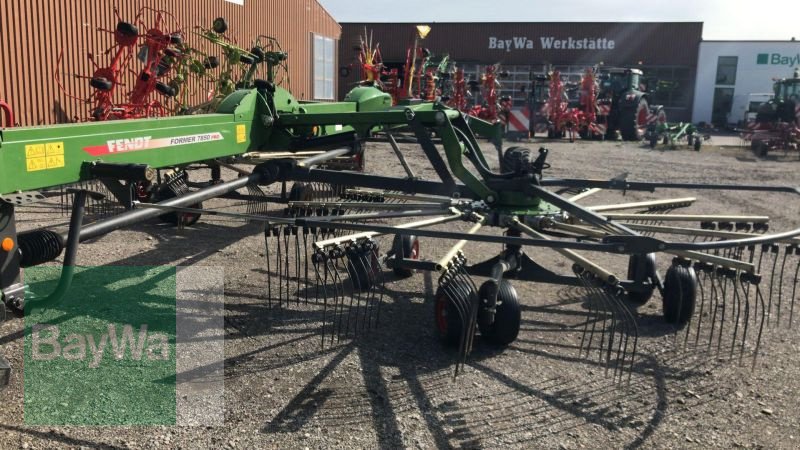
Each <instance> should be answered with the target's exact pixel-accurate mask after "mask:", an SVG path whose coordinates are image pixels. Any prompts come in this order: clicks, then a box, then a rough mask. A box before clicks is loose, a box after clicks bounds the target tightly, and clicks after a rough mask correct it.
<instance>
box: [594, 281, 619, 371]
mask: <svg viewBox="0 0 800 450" xmlns="http://www.w3.org/2000/svg"><path fill="white" fill-rule="evenodd" d="M595 291H596V292H597V296H598V297H599V298H601V299H602V300H603V304H604V305H606V308H607V309H608V310H609V313H610V315H611V329H610V330H609V332H608V348H607V349H606V372H605V373H606V376H608V370H609V368H610V367H611V353H612V352H613V350H614V335H615V334H616V332H617V312H616V307H615V305H614V304H613V302H612V301H611V299H610V298H608V296H606V293H605V291H604V290H603V288H602V287H599V286H595ZM615 373H616V372H615Z"/></svg>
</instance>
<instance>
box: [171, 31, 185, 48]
mask: <svg viewBox="0 0 800 450" xmlns="http://www.w3.org/2000/svg"><path fill="white" fill-rule="evenodd" d="M169 43H170V44H172V45H181V44H183V36H182V35H181V34H180V33H175V34H171V35H170V36H169Z"/></svg>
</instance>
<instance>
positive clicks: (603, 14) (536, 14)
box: [318, 0, 800, 40]
mask: <svg viewBox="0 0 800 450" xmlns="http://www.w3.org/2000/svg"><path fill="white" fill-rule="evenodd" d="M318 1H319V2H320V3H321V4H322V5H323V6H324V7H325V8H326V9H327V10H328V11H329V12H330V13H331V14H332V15H333V17H334V18H335V19H336V20H337V21H338V22H636V21H643V22H673V21H674V22H704V26H703V39H705V40H789V39H791V38H792V37H797V38H798V39H800V23H798V16H800V4H798V3H797V2H796V0H792V1H788V0H772V1H765V0H760V1H753V0H705V1H704V0H694V1H692V0H669V1H664V0H645V1H642V0H639V1H636V0H595V1H586V0H584V1H574V0H560V1H559V0H549V1H541V0H457V1H447V2H445V1H441V0H440V1H436V0H392V1H389V0H318ZM631 5H636V7H635V8H632V7H631Z"/></svg>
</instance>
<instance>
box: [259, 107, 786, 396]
mask: <svg viewBox="0 0 800 450" xmlns="http://www.w3.org/2000/svg"><path fill="white" fill-rule="evenodd" d="M453 122H454V123H453V128H452V130H453V132H454V135H456V136H458V137H459V138H458V141H459V143H460V145H461V148H463V154H464V156H465V157H466V159H468V160H470V161H471V162H472V163H473V164H474V165H475V167H476V168H477V170H478V172H480V173H481V175H482V176H483V178H482V182H480V183H475V182H474V181H473V180H472V179H470V178H469V177H468V176H465V175H461V176H462V177H463V179H465V180H467V183H465V184H466V186H465V185H460V184H454V183H453V182H452V181H453V180H452V178H449V177H448V175H449V172H447V171H446V170H443V171H442V172H441V173H440V175H444V176H443V177H442V180H441V181H439V182H433V181H420V180H410V179H405V180H403V179H399V178H389V177H377V176H373V175H367V174H342V173H339V174H336V173H333V172H330V171H325V170H316V169H314V168H313V167H311V168H309V167H299V166H292V165H285V166H283V167H278V165H273V166H272V167H271V173H273V174H276V176H277V178H278V179H281V180H283V181H284V182H288V181H296V182H297V183H298V184H297V186H303V188H302V189H303V195H302V198H307V199H312V198H313V199H317V198H318V196H316V195H315V194H314V193H313V191H314V189H322V190H324V191H325V192H326V193H327V194H328V195H327V200H325V201H310V200H303V199H301V198H299V197H297V196H295V198H294V199H293V200H290V201H288V203H287V205H286V208H285V210H283V212H282V215H281V216H280V217H278V216H271V217H268V218H265V219H263V220H265V221H266V227H265V234H264V236H265V250H266V252H265V253H266V260H267V273H268V276H267V278H268V280H267V284H268V288H267V292H266V295H267V298H268V301H269V302H270V304H271V305H273V306H279V307H287V306H289V305H292V304H303V305H308V304H311V305H314V306H316V307H319V308H321V314H320V316H319V320H320V322H321V335H322V338H321V342H322V344H323V345H333V344H335V343H338V342H341V341H343V340H348V339H352V338H357V337H358V336H359V335H360V334H366V333H368V332H370V330H374V329H375V328H378V327H379V325H380V323H381V322H382V321H385V320H391V319H387V318H386V317H382V316H381V307H382V305H385V303H387V302H388V301H390V300H389V298H390V297H391V296H390V295H388V294H390V290H389V288H387V286H386V284H387V281H391V280H396V279H398V278H405V277H410V276H413V275H414V274H415V273H416V272H419V271H430V272H433V273H434V274H436V275H437V276H438V282H437V288H436V289H435V294H434V296H433V297H434V298H433V299H434V318H433V319H434V320H433V322H434V324H435V327H436V331H437V333H438V335H439V336H440V337H441V338H442V340H443V341H444V342H445V343H446V344H449V345H452V346H454V347H456V348H457V349H458V358H457V363H456V374H457V373H458V371H459V369H460V366H461V365H462V364H464V363H465V361H466V359H467V356H468V355H469V353H470V351H471V350H472V347H473V344H474V342H475V338H476V335H478V334H479V335H480V336H481V340H482V341H484V342H488V343H489V344H491V345H496V346H506V345H508V344H511V343H512V342H513V341H514V340H515V339H516V338H517V335H518V333H519V329H520V321H521V309H520V299H519V297H518V294H517V291H516V290H515V288H514V286H513V284H517V283H525V282H535V283H550V284H557V285H565V286H574V287H578V288H580V289H583V291H584V293H585V295H586V298H587V299H588V303H587V311H586V320H585V322H584V324H583V327H582V331H581V342H580V348H581V351H580V353H581V356H583V357H586V358H590V357H592V358H593V356H592V355H596V357H597V358H598V359H599V360H600V361H601V362H602V363H603V364H604V365H605V367H606V371H607V373H612V374H613V376H614V377H619V379H620V380H622V379H623V378H624V374H626V373H627V376H628V377H630V374H631V370H630V369H632V368H633V367H634V364H635V355H636V352H637V348H638V347H639V344H638V337H639V334H640V327H641V326H642V324H641V322H642V321H641V317H640V313H639V312H637V308H638V307H640V306H642V305H644V304H645V303H646V302H648V301H649V300H650V299H651V298H652V297H653V296H654V295H655V293H656V292H658V293H659V295H660V297H661V299H662V300H661V301H662V304H663V321H664V322H665V323H666V324H667V326H668V328H670V329H671V330H672V332H673V333H674V334H675V343H676V348H678V349H686V350H689V349H693V350H697V351H707V352H711V353H713V354H714V355H715V357H716V358H722V357H723V356H724V357H725V359H730V360H733V361H736V362H738V363H743V362H744V361H745V357H748V358H752V364H753V366H754V367H755V363H756V361H757V358H758V355H759V352H760V350H761V348H762V342H763V335H764V331H765V330H767V329H768V328H770V327H772V326H777V325H779V324H786V325H791V324H792V323H793V322H794V321H795V320H797V319H796V318H795V302H796V299H797V284H798V274H800V245H799V244H800V240H798V239H797V237H796V236H797V235H798V234H800V230H795V231H793V232H788V233H782V234H777V235H776V234H768V230H769V217H766V216H757V215H741V214H714V215H712V214H698V213H695V212H694V208H695V205H696V203H697V199H696V198H695V197H677V198H662V199H655V200H643V201H633V202H630V201H623V202H619V201H618V202H612V203H607V204H593V205H592V204H590V203H591V201H592V200H593V199H594V198H596V197H597V196H599V195H601V194H603V195H605V194H607V192H609V191H617V190H623V191H644V192H653V191H654V190H655V189H661V188H663V189H672V188H678V189H696V190H698V191H703V190H709V189H711V190H753V191H763V190H766V191H774V192H785V193H792V194H797V190H796V189H794V188H782V187H763V186H731V185H716V186H710V185H699V184H698V185H693V184H681V183H635V182H629V181H627V180H626V179H624V177H623V178H617V179H613V180H609V181H600V180H580V179H554V178H547V177H545V176H544V172H545V171H546V169H547V168H549V165H548V163H547V162H546V159H547V156H548V151H547V150H546V149H540V151H539V153H538V154H535V153H534V152H532V151H530V150H528V149H524V148H519V147H512V148H509V149H507V150H506V152H505V154H504V156H503V159H502V160H501V168H500V171H499V172H492V171H490V170H489V169H488V167H487V166H486V162H485V160H484V159H483V156H482V154H481V152H480V149H479V148H478V147H477V145H475V144H474V142H473V139H472V138H471V136H470V135H469V133H468V128H467V127H466V126H464V125H462V124H460V123H459V121H458V120H454V121H453ZM417 131H418V133H417V135H418V136H419V137H420V143H421V144H422V146H423V148H426V147H428V145H426V140H425V139H426V136H427V137H428V138H429V135H427V134H426V132H422V131H420V130H417ZM437 131H438V130H437ZM442 135H446V133H442ZM442 140H443V141H446V140H447V138H446V137H444V136H443V137H442ZM427 144H429V145H432V141H431V142H428V143H427ZM426 154H427V155H428V156H429V158H430V159H431V162H432V163H433V166H434V167H441V166H439V162H440V161H441V160H437V154H435V153H432V152H426ZM451 156H454V155H450V154H448V161H449V163H450V164H451V166H450V167H454V166H455V167H458V165H459V164H458V163H457V162H456V159H457V158H451ZM441 162H443V161H441ZM454 172H456V173H461V172H459V171H458V170H456V171H454ZM312 180H313V181H314V182H315V185H314V186H316V187H312V185H310V184H306V183H308V182H309V181H312ZM326 182H328V183H333V184H335V185H336V186H338V187H339V198H338V199H337V198H334V196H331V195H330V193H332V192H333V190H331V189H326V188H324V187H323V186H325V183H326ZM483 183H485V184H483ZM381 185H383V186H384V187H386V188H387V189H379V186H381ZM342 186H346V187H345V188H342ZM481 187H489V190H490V192H489V193H486V194H485V195H481V194H480V193H479V192H480V189H481ZM495 189H497V190H495ZM447 193H449V195H448V194H447ZM445 242H446V243H447V244H445ZM452 242H455V243H454V244H452ZM422 243H424V244H422ZM479 243H494V244H499V246H500V251H499V252H498V254H497V255H496V256H494V257H492V258H488V259H486V256H485V254H482V251H481V250H478V251H477V252H475V253H473V252H472V251H471V249H472V248H473V247H475V246H476V245H477V244H479ZM421 249H422V250H423V251H421ZM544 251H551V252H554V253H555V254H556V255H557V256H558V257H559V258H560V259H561V260H562V261H564V262H565V263H567V264H557V266H561V267H569V268H571V270H568V271H564V270H561V271H559V270H554V269H551V268H545V267H544V266H543V265H541V264H540V263H538V262H536V261H535V260H534V257H536V259H538V256H539V255H540V254H541V253H542V252H544ZM423 253H429V254H430V255H429V259H423V258H422V255H423ZM530 255H534V257H532V256H530ZM426 256H428V255H426ZM657 259H658V260H660V261H661V262H662V265H663V263H666V265H667V267H666V269H660V267H659V265H658V264H657ZM614 264H616V265H614ZM479 279H482V280H485V281H483V282H481V281H479ZM798 314H800V311H798Z"/></svg>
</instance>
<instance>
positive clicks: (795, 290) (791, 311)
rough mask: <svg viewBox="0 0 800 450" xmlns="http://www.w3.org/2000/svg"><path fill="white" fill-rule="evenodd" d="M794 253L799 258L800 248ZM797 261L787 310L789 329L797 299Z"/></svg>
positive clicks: (798, 273) (799, 269) (798, 266)
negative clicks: (790, 301)
mask: <svg viewBox="0 0 800 450" xmlns="http://www.w3.org/2000/svg"><path fill="white" fill-rule="evenodd" d="M794 253H795V255H797V256H800V247H795V248H794ZM796 259H797V267H795V269H794V282H793V283H792V304H791V307H790V309H789V327H790V328H791V326H792V321H793V320H794V302H795V299H797V283H798V276H800V258H796Z"/></svg>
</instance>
